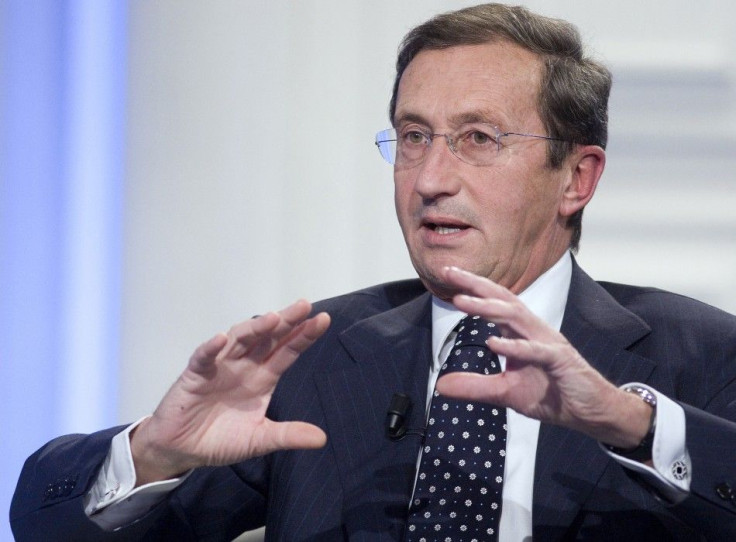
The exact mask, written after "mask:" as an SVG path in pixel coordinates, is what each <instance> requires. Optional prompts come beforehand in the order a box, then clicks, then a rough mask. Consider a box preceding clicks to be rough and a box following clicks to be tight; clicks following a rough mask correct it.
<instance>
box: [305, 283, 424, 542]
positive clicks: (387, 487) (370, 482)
mask: <svg viewBox="0 0 736 542" xmlns="http://www.w3.org/2000/svg"><path fill="white" fill-rule="evenodd" d="M339 340H340V342H341V343H342V345H343V346H344V348H345V354H346V355H347V356H349V359H348V360H346V363H343V364H342V365H343V366H344V369H341V370H338V371H331V372H329V373H325V374H320V375H316V383H317V387H318V390H319V393H320V400H321V401H322V403H323V409H324V412H325V417H326V422H327V429H328V434H329V435H330V436H331V439H332V440H331V445H332V446H333V449H334V452H335V455H336V461H337V466H338V469H339V472H340V478H341V482H342V486H343V490H344V510H343V514H344V516H343V521H344V524H345V527H346V530H347V534H348V537H349V538H350V539H351V540H372V541H373V540H382V539H383V540H399V539H400V537H401V535H402V533H403V527H404V522H405V518H406V510H407V507H408V504H409V499H410V497H411V494H410V491H411V488H412V485H413V483H414V471H415V466H416V460H417V456H418V453H419V447H420V445H421V436H419V435H407V436H405V437H404V438H403V439H402V440H399V441H392V440H390V439H388V437H386V435H385V418H386V411H387V408H388V405H389V401H390V400H391V397H392V396H393V394H394V393H405V394H406V395H408V396H409V397H410V398H411V399H412V409H411V412H410V413H409V419H408V423H407V427H408V428H410V429H411V428H423V427H424V410H425V409H424V405H425V401H426V393H427V392H426V389H427V378H428V374H429V363H430V362H431V359H432V356H431V303H430V296H429V294H424V295H421V296H420V297H418V298H416V299H414V300H412V301H410V302H409V303H406V304H405V305H401V306H399V307H397V308H395V309H392V310H390V311H387V312H385V313H380V314H378V315H376V316H373V317H370V318H367V319H365V320H362V321H359V322H357V323H356V324H354V325H353V326H351V327H350V328H348V329H346V330H345V331H343V332H342V333H341V334H340V336H339Z"/></svg>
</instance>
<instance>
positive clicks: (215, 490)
mask: <svg viewBox="0 0 736 542" xmlns="http://www.w3.org/2000/svg"><path fill="white" fill-rule="evenodd" d="M397 68H398V69H397V77H396V84H395V87H394V96H393V98H392V102H391V104H392V105H391V122H392V125H393V128H392V129H391V130H387V131H384V132H382V133H380V134H379V135H378V136H377V144H378V146H379V149H380V150H381V152H382V154H383V155H384V157H385V158H387V159H388V160H389V161H390V162H392V163H393V164H394V181H395V201H396V210H397V216H398V218H399V222H400V225H401V228H402V232H403V235H404V238H405V240H406V244H407V247H408V249H409V253H410V255H411V259H412V262H413V264H414V267H415V268H416V270H417V273H418V274H419V277H420V281H405V282H399V283H392V284H384V285H379V286H376V287H373V288H370V289H367V290H363V291H360V292H356V293H353V294H348V295H346V296H342V297H339V298H335V299H332V300H327V301H323V302H320V303H318V304H316V305H315V307H314V309H312V307H311V306H310V304H309V303H307V302H305V301H299V302H297V303H295V304H293V305H291V306H290V307H287V308H286V309H284V310H282V311H280V312H278V313H269V314H265V315H263V316H260V317H258V318H254V319H252V320H248V321H245V322H243V323H241V324H238V325H236V326H234V327H233V328H232V329H231V330H230V331H229V332H228V333H227V334H220V335H217V336H216V337H214V338H212V339H211V340H209V341H208V342H206V343H204V344H203V345H202V346H200V347H199V348H198V349H197V351H196V352H195V353H194V354H193V356H192V358H191V359H190V362H189V365H188V367H187V368H186V370H185V371H184V372H183V373H182V375H181V376H180V378H179V379H178V381H177V382H176V383H175V384H174V385H173V386H172V388H171V389H170V391H169V392H168V393H167V395H166V396H165V397H164V398H163V400H162V402H161V403H160V405H159V406H158V408H157V409H156V411H155V412H154V414H153V416H152V417H149V418H146V419H144V420H143V421H142V422H140V423H139V424H138V425H134V426H132V427H129V428H125V429H123V428H113V429H110V430H107V431H102V432H100V433H96V434H93V435H89V436H70V437H62V438H61V439H57V440H56V441H53V442H52V443H50V444H49V445H47V446H46V447H44V448H42V449H41V450H40V451H39V452H37V453H36V454H35V455H34V456H32V457H31V458H30V459H29V460H28V462H27V463H26V466H25V468H24V472H23V474H22V476H21V480H20V482H19V485H18V490H17V491H16V495H15V497H14V501H13V507H12V509H11V522H12V525H13V529H14V533H15V534H16V536H17V538H18V540H34V539H44V540H54V539H58V540H86V539H92V540H98V539H99V540H102V539H110V540H117V539H120V540H137V539H150V540H229V539H231V538H232V537H234V536H236V535H237V534H239V533H240V532H242V531H244V530H246V529H250V528H254V527H257V526H260V525H263V524H265V525H266V533H267V536H268V537H269V538H272V539H274V540H346V539H350V540H401V539H402V538H404V537H406V539H408V540H434V539H437V540H469V539H471V537H470V535H467V534H466V533H467V532H468V531H467V529H468V528H469V527H471V528H472V527H473V526H472V525H469V522H468V521H465V522H464V523H463V522H457V521H456V519H457V518H456V517H455V512H452V513H450V514H443V513H442V511H441V510H442V507H443V506H445V502H446V501H447V499H450V498H454V499H455V501H456V502H457V503H460V504H459V505H460V506H462V505H465V506H467V507H468V509H472V510H473V514H474V516H473V517H474V518H482V521H486V520H487V519H489V518H492V521H494V522H496V523H491V524H490V525H491V526H490V527H486V526H485V524H484V527H483V529H485V530H484V531H483V533H484V534H483V535H482V536H476V535H472V536H473V539H484V540H492V539H496V537H498V539H500V540H528V539H530V538H531V537H532V536H533V537H534V539H536V540H545V541H546V540H562V539H564V540H567V539H588V540H626V539H632V540H657V541H659V540H698V539H712V540H729V539H734V537H736V497H734V495H733V489H732V488H733V487H736V467H735V466H734V461H733V460H732V457H731V453H732V450H733V449H736V425H735V424H734V420H736V411H735V409H736V401H735V400H734V399H736V389H734V386H735V383H736V318H734V317H733V316H730V315H726V314H724V313H721V312H720V311H717V310H715V309H712V308H710V307H706V306H704V305H702V304H699V303H697V302H694V301H692V300H688V299H685V298H682V297H679V296H676V295H672V294H667V293H665V292H660V291H656V290H652V289H640V288H634V287H629V286H623V285H614V284H604V285H601V284H597V283H595V282H593V281H592V280H591V279H590V278H589V277H588V276H587V275H585V274H584V272H583V271H582V270H581V269H580V268H579V267H577V265H576V264H575V262H574V260H573V258H572V256H571V255H570V248H575V247H576V246H577V241H578V239H579V235H580V220H581V215H582V211H583V209H584V207H585V205H586V204H587V203H588V202H589V201H590V199H591V198H592V197H593V194H594V192H595V188H596V185H597V182H598V179H599V178H600V175H601V174H602V171H603V167H604V163H605V153H604V150H603V148H604V147H605V144H606V104H607V98H608V91H609V88H610V76H609V74H608V72H607V71H606V70H605V68H603V67H601V66H600V65H598V64H596V63H595V62H593V61H591V60H589V59H587V58H585V57H584V56H583V55H582V47H581V44H580V42H579V37H578V35H577V32H576V31H575V30H574V28H572V27H571V26H570V25H568V24H567V23H564V22H561V21H555V20H550V19H546V18H543V17H539V16H536V15H534V14H531V13H529V12H528V11H526V10H524V9H522V8H512V7H508V6H503V5H495V4H490V5H485V6H478V7H476V8H468V9H466V10H461V11H459V12H455V13H450V14H446V15H441V16H438V17H436V18H435V19H433V20H431V21H429V22H427V23H425V24H424V25H421V26H420V27H418V28H416V29H414V30H413V31H412V32H411V33H410V34H409V35H408V36H407V38H406V39H405V41H404V43H403V45H402V49H401V51H400V54H399V60H398V63H397ZM465 314H469V315H476V316H480V317H482V318H483V319H484V320H483V321H487V322H488V323H489V325H490V326H495V328H496V329H499V330H500V334H499V335H496V336H492V337H491V338H490V339H488V340H487V345H488V347H490V350H491V351H493V352H494V353H495V354H496V355H497V356H498V358H495V357H494V356H490V358H491V359H492V363H495V360H496V359H498V361H500V362H501V364H505V370H504V372H502V373H500V374H472V373H466V372H455V373H451V374H447V375H444V372H443V371H444V369H442V368H441V367H443V365H445V364H447V363H449V356H448V352H449V351H450V350H453V352H451V353H450V355H454V354H455V352H456V351H459V350H460V349H461V347H459V346H457V342H455V341H456V339H457V338H458V337H460V336H461V335H460V334H461V333H463V331H462V325H461V326H460V327H456V324H457V323H458V321H461V320H462V322H466V321H469V320H467V319H465V318H464V316H465ZM458 342H459V341H458ZM453 344H455V346H454V345H453ZM456 346H457V350H455V349H456ZM474 351H477V352H478V355H479V356H481V357H482V356H485V355H486V354H485V353H484V352H483V348H482V347H478V348H476V350H474ZM297 358H298V361H297ZM440 373H442V376H441V377H440V378H439V379H438V380H437V383H436V388H435V386H434V383H435V380H436V379H437V378H438V375H440ZM435 389H436V393H435V392H433V390H435ZM397 392H399V393H402V394H404V395H406V396H408V397H409V400H410V403H411V404H410V405H409V406H407V405H405V406H404V407H401V408H396V407H395V406H394V405H395V403H394V401H392V398H393V397H394V394H396V393H397ZM438 398H439V399H438ZM444 398H448V399H444ZM452 398H457V400H458V401H459V402H458V403H453V404H458V405H464V408H466V409H467V411H468V412H470V411H473V410H479V409H484V408H486V407H487V408H488V410H483V412H491V411H492V412H493V413H494V414H493V415H494V416H495V415H497V413H498V411H499V409H500V410H501V411H503V410H505V411H506V415H507V422H506V423H505V424H503V425H504V428H503V429H500V430H499V431H501V433H499V435H501V436H502V439H498V440H503V439H505V441H506V444H505V446H502V447H501V448H500V449H499V450H498V455H499V456H501V457H504V462H503V463H501V464H502V465H504V466H503V470H502V474H501V475H498V476H496V480H495V481H496V482H497V483H498V484H499V488H501V486H502V488H501V489H499V491H501V492H502V503H501V506H500V507H498V506H493V504H494V503H495V501H493V503H492V502H491V500H490V499H489V500H488V501H484V500H483V499H481V502H477V499H475V497H473V499H470V498H467V499H465V501H464V502H463V501H458V497H453V496H451V495H448V494H447V493H445V492H444V491H440V492H437V491H436V486H430V487H429V489H427V490H426V494H427V495H429V497H426V498H425V496H424V495H425V493H424V491H425V489H424V486H425V480H426V470H425V469H426V468H427V465H426V463H427V461H426V459H427V458H428V457H432V454H433V453H434V449H433V448H432V446H430V445H429V444H428V443H429V441H430V440H431V439H432V438H435V437H436V436H439V438H443V436H442V435H437V434H436V433H437V430H436V429H435V428H433V427H432V426H433V425H434V422H435V416H434V415H433V414H432V412H433V410H432V408H434V406H436V405H433V403H435V402H437V405H439V404H442V405H444V404H445V401H451V400H452ZM389 405H391V410H392V411H394V414H395V415H397V416H398V419H399V424H398V425H399V427H398V429H399V430H400V431H398V432H395V433H392V434H393V436H395V437H397V438H395V439H390V438H387V437H386V435H385V418H386V412H387V408H389ZM491 405H493V406H491ZM503 407H507V408H506V409H504V408H503ZM427 408H429V410H428V409H427ZM442 408H444V406H443V407H442ZM428 412H429V414H428ZM488 416H489V417H490V414H488ZM402 418H404V419H402ZM475 420H477V424H478V425H479V426H480V425H483V424H484V422H489V421H490V418H484V417H483V416H481V417H478V418H475ZM438 423H439V422H438ZM451 423H456V421H455V420H454V419H453V420H452V422H451ZM393 429H397V428H396V427H393ZM121 431H122V432H121ZM404 431H405V434H404V435H403V437H400V435H399V434H398V433H400V432H404ZM479 431H480V430H479ZM441 433H443V432H441ZM481 433H482V431H481ZM443 434H444V433H443ZM482 434H483V435H488V433H482ZM488 436H489V439H488V440H494V438H495V434H491V435H488ZM398 437H400V438H398ZM463 438H465V437H464V436H463ZM111 442H112V445H111ZM423 442H424V444H425V445H424V446H423ZM455 446H458V447H460V446H461V444H458V443H454V444H450V445H449V446H447V448H448V449H450V450H451V451H452V450H454V448H455ZM488 449H490V445H489V448H488ZM436 461H437V462H438V463H441V461H444V459H443V460H440V459H436ZM497 461H498V458H497V457H496V456H494V457H488V458H485V457H484V458H483V461H482V462H484V463H488V464H490V463H496V462H497ZM448 464H449V463H448ZM496 464H498V463H496ZM464 465H465V460H464V459H461V460H460V462H459V463H456V464H453V467H452V469H455V470H453V471H452V473H450V472H449V470H448V472H447V477H450V476H455V475H456V474H457V475H458V476H464V477H465V478H463V480H465V481H468V480H475V473H473V472H470V473H468V472H462V471H463V468H462V467H463V466H464ZM430 468H431V467H430ZM484 483H485V482H484ZM490 483H491V482H489V484H490ZM134 486H135V489H134ZM484 489H486V486H485V485H483V486H482V487H481V490H484ZM456 491H457V493H458V494H459V495H463V497H464V491H465V489H464V486H462V487H461V485H458V486H457V487H456ZM481 493H483V494H485V493H484V492H483V491H481ZM472 500H476V502H475V503H472V502H471V501H472ZM410 503H411V505H409V504H410ZM466 503H469V504H466ZM433 507H435V508H433ZM436 510H439V512H436ZM499 510H500V513H499ZM423 518H424V519H423ZM428 518H429V521H425V519H428ZM435 518H439V519H435ZM463 521H464V520H463ZM471 521H472V518H471ZM477 521H478V522H481V519H478V520H477ZM100 526H101V527H103V528H104V529H107V531H103V530H102V529H101V528H100ZM112 529H117V530H115V531H112ZM421 529H428V531H429V532H430V534H426V533H424V532H423V531H421Z"/></svg>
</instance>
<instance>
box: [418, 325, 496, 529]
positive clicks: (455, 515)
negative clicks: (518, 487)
mask: <svg viewBox="0 0 736 542" xmlns="http://www.w3.org/2000/svg"><path fill="white" fill-rule="evenodd" d="M494 327H495V326H494V324H492V323H489V322H487V321H486V320H483V319H482V318H480V317H479V316H466V317H465V318H463V319H462V320H461V321H460V323H459V324H458V325H457V327H456V328H455V331H457V337H456V338H455V344H454V346H453V347H452V349H451V351H450V354H449V356H448V358H447V361H446V362H445V363H444V364H443V365H442V368H441V369H440V374H439V376H442V375H443V374H446V373H450V372H456V371H471V372H476V373H481V374H494V373H499V372H501V366H500V364H499V361H498V357H497V356H496V355H495V354H494V353H493V352H491V351H490V350H489V349H488V347H487V346H486V344H485V342H486V340H487V339H488V337H490V336H491V335H492V334H494ZM505 456H506V409H505V408H503V407H497V406H494V405H490V404H487V403H478V402H473V401H462V400H455V399H449V398H445V397H442V396H440V395H439V394H438V393H437V391H435V392H434V395H433V397H432V404H431V406H430V408H429V420H428V424H427V433H426V436H425V438H424V448H423V450H422V459H421V462H420V465H419V476H418V477H417V483H416V487H415V489H414V496H413V498H412V502H411V506H410V508H409V518H408V521H407V533H406V534H407V537H406V539H407V541H409V542H432V541H442V542H457V541H473V540H475V541H478V542H480V541H486V540H497V539H498V523H499V519H500V517H501V489H502V486H503V469H504V459H505Z"/></svg>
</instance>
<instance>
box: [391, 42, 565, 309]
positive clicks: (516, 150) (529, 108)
mask: <svg viewBox="0 0 736 542" xmlns="http://www.w3.org/2000/svg"><path fill="white" fill-rule="evenodd" d="M540 80H541V62H540V60H539V59H538V58H537V57H536V56H535V55H533V54H532V53H530V52H528V51H526V50H525V49H522V48H520V47H518V46H516V45H513V44H510V43H508V42H499V43H488V44H483V45H472V46H459V47H451V48H448V49H443V50H426V51H422V52H420V53H419V54H418V55H417V56H416V57H415V58H414V59H413V60H412V61H411V63H410V64H409V65H408V66H407V68H406V70H405V71H404V73H403V75H402V77H401V81H400V83H399V90H398V99H397V104H396V113H395V116H394V127H395V128H396V129H397V131H399V132H401V130H402V128H406V127H416V129H418V130H420V131H423V132H424V133H434V134H437V133H448V134H449V133H454V132H456V131H457V130H458V129H459V128H460V127H461V126H465V125H467V124H468V122H469V119H470V120H473V121H474V122H475V121H478V120H480V121H481V122H484V123H487V124H490V125H493V126H497V127H498V128H499V129H500V130H501V132H517V133H526V134H538V135H547V134H546V131H545V129H544V126H543V124H542V121H541V119H540V117H539V114H538V112H537V96H538V93H539V87H540ZM503 142H504V146H503V147H502V149H501V151H500V154H499V155H498V159H497V163H494V164H493V165H491V166H483V167H478V166H473V165H470V164H467V163H465V162H463V161H461V160H460V159H458V158H457V157H456V156H454V155H453V154H452V152H451V151H450V149H449V148H448V146H447V144H446V141H445V139H444V138H442V137H437V138H435V139H434V140H433V143H432V145H431V147H430V149H429V151H428V153H427V155H426V157H425V158H424V161H423V162H422V163H420V164H418V165H415V166H414V167H411V168H401V167H397V168H395V170H394V184H395V204H396V213H397V215H398V218H399V223H400V225H401V229H402V231H403V234H404V239H405V241H406V244H407V247H408V248H409V254H410V256H411V259H412V263H413V264H414V267H415V268H416V270H417V272H418V273H419V276H420V278H421V279H422V280H423V281H424V283H425V285H426V286H427V287H428V288H429V289H430V290H431V291H432V292H433V293H435V294H436V295H438V296H440V297H443V298H448V297H450V296H451V294H452V290H451V289H450V288H448V287H446V286H445V285H444V284H443V280H442V279H441V278H440V276H441V275H440V271H441V269H442V268H443V267H444V266H447V265H454V266H458V267H461V268H463V269H466V270H468V271H471V272H473V273H476V274H478V275H481V276H484V277H488V278H490V279H491V280H493V281H495V282H497V283H499V284H501V285H503V286H505V287H507V288H509V289H511V290H512V291H514V292H517V293H518V292H520V291H521V290H523V289H524V288H526V286H528V285H529V284H530V283H531V282H533V281H534V279H535V278H536V277H537V276H539V275H540V274H542V273H543V272H544V271H545V270H546V269H547V268H549V267H550V266H551V265H552V264H554V263H555V261H557V259H559V257H560V256H561V255H562V254H563V252H564V251H565V249H566V248H567V245H568V243H569V233H568V232H567V230H566V229H565V228H564V224H565V221H566V218H565V217H562V216H561V215H560V214H559V205H560V201H561V196H562V193H563V187H564V185H565V183H566V179H567V178H568V177H569V173H566V172H567V171H568V168H566V167H562V168H560V169H559V170H552V169H550V168H549V167H548V166H547V162H546V160H547V155H546V141H545V140H542V139H534V138H525V137H517V136H510V137H508V138H505V139H504V141H503Z"/></svg>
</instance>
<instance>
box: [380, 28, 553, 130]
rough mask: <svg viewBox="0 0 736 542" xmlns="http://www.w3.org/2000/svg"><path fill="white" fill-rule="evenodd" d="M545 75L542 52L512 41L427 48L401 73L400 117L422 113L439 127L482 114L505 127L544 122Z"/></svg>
mask: <svg viewBox="0 0 736 542" xmlns="http://www.w3.org/2000/svg"><path fill="white" fill-rule="evenodd" d="M541 75H542V63H541V60H540V58H539V57H538V56H537V55H535V54H534V53H532V52H531V51H528V50H526V49H524V48H522V47H520V46H518V45H516V44H513V43H510V42H506V41H500V42H493V43H485V44H482V45H462V46H456V47H449V48H447V49H436V50H424V51H421V52H420V53H418V54H417V56H416V57H414V59H413V60H412V61H411V62H410V63H409V65H408V66H407V67H406V70H405V71H404V73H403V75H402V77H401V81H400V82H399V89H398V96H397V102H396V112H395V115H394V123H395V124H396V123H400V122H401V120H402V119H403V118H406V117H416V116H419V117H421V118H423V119H424V120H425V121H426V122H428V123H430V124H431V125H432V127H433V128H435V127H436V128H439V127H440V126H438V125H439V124H445V125H447V126H450V127H451V126H452V125H453V124H458V123H460V122H461V119H465V118H469V117H470V118H475V117H478V116H480V117H481V118H483V119H484V120H486V121H487V122H491V123H493V124H496V125H497V126H499V128H501V129H509V130H512V129H513V130H519V129H522V128H524V129H534V128H540V127H541V126H542V123H541V120H540V118H539V114H538V108H537V101H538V95H539V89H540V82H541Z"/></svg>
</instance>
